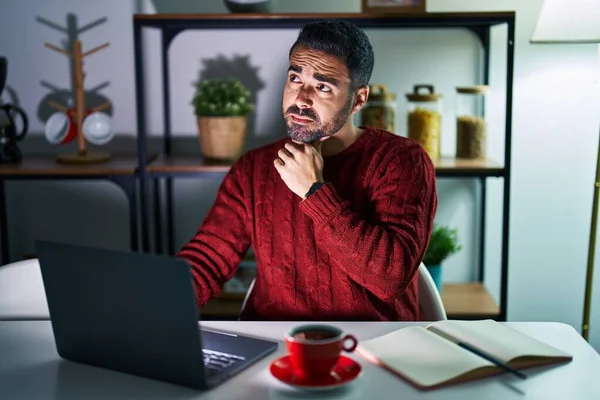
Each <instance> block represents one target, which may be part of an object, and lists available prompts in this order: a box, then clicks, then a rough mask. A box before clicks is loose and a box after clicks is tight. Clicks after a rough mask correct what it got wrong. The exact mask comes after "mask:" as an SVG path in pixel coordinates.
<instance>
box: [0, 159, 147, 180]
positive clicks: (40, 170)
mask: <svg viewBox="0 0 600 400" xmlns="http://www.w3.org/2000/svg"><path fill="white" fill-rule="evenodd" d="M137 165H138V160H137V157H136V156H121V155H112V154H111V158H110V160H109V161H107V162H103V163H95V164H60V163H58V162H57V161H56V155H24V156H23V159H22V160H21V162H19V163H14V164H12V163H11V164H0V176H4V177H7V176H38V175H39V176H61V175H69V176H73V175H77V176H86V175H132V174H134V173H135V172H136V170H137Z"/></svg>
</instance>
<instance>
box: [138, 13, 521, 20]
mask: <svg viewBox="0 0 600 400" xmlns="http://www.w3.org/2000/svg"><path fill="white" fill-rule="evenodd" d="M514 16H515V12H514V11H500V12H466V13H457V12H424V13H405V14H403V13H398V14H391V13H387V14H377V13H214V14H192V13H190V14H175V13H174V14H168V13H165V14H134V15H133V19H134V20H138V21H172V20H192V21H195V20H197V21H202V20H214V19H222V20H255V19H271V20H272V19H294V20H296V19H317V18H318V19H329V18H333V19H338V18H346V19H348V18H350V19H355V20H356V19H358V20H361V19H382V20H384V19H395V20H399V19H409V20H415V19H422V20H425V21H427V20H431V19H448V20H453V19H456V18H461V19H467V20H468V19H480V18H513V17H514Z"/></svg>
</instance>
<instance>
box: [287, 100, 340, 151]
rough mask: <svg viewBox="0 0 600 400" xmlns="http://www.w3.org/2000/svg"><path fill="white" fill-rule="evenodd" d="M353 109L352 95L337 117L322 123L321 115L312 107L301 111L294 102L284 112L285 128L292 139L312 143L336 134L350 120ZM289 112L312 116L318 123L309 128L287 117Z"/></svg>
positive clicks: (307, 116)
mask: <svg viewBox="0 0 600 400" xmlns="http://www.w3.org/2000/svg"><path fill="white" fill-rule="evenodd" d="M351 111H352V95H350V96H348V101H347V102H346V104H344V107H342V109H341V110H340V111H339V112H338V113H337V114H336V115H335V117H334V118H333V119H332V120H331V121H329V122H327V123H325V124H321V123H320V119H319V116H318V115H316V114H315V113H314V111H312V110H311V109H306V110H304V111H301V110H300V108H298V106H297V105H295V104H292V105H291V106H290V107H289V108H288V109H287V110H286V111H285V113H284V115H283V120H284V122H285V129H286V132H287V135H288V137H289V138H290V139H292V140H295V141H298V142H303V143H312V142H314V141H315V140H319V139H321V138H324V137H326V136H333V135H335V134H336V133H337V132H338V131H339V130H340V129H342V127H343V126H344V125H346V122H348V117H350V114H351ZM289 114H296V115H298V116H301V117H306V118H310V119H312V120H313V121H314V123H316V124H317V125H318V127H317V128H316V129H314V130H311V129H309V128H308V127H306V126H303V125H299V124H295V123H294V122H293V121H292V120H291V119H288V118H286V116H287V115H289Z"/></svg>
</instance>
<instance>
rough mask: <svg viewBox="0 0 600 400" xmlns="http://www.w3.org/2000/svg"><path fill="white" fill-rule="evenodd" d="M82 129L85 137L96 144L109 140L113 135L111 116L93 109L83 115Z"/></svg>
mask: <svg viewBox="0 0 600 400" xmlns="http://www.w3.org/2000/svg"><path fill="white" fill-rule="evenodd" d="M82 129H83V136H84V137H85V139H86V140H87V141H88V142H90V143H91V144H94V145H98V146H101V145H104V144H106V143H108V142H110V141H111V140H112V138H113V137H114V135H115V132H114V130H113V126H112V118H111V117H110V115H108V114H106V113H103V112H100V111H95V112H93V113H91V114H90V115H88V116H87V117H85V120H84V121H83V127H82Z"/></svg>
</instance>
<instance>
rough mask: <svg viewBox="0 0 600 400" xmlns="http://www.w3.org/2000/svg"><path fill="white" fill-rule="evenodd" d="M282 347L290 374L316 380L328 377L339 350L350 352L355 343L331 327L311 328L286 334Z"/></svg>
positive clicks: (306, 326) (335, 362)
mask: <svg viewBox="0 0 600 400" xmlns="http://www.w3.org/2000/svg"><path fill="white" fill-rule="evenodd" d="M347 342H350V343H349V345H348V343H347ZM285 343H286V345H287V349H288V352H289V354H290V361H291V363H292V366H293V367H294V372H295V373H296V374H298V375H299V376H304V377H307V378H311V379H318V378H321V377H324V376H328V375H329V374H330V373H331V371H332V370H333V368H334V367H335V365H336V364H337V363H338V360H339V358H340V355H341V353H342V350H344V351H346V352H348V353H351V352H353V351H354V350H355V349H356V346H357V344H358V341H357V340H356V338H355V337H354V336H352V335H349V334H346V335H344V334H343V332H342V330H341V329H339V328H336V327H335V326H330V325H318V324H314V325H302V326H298V327H295V328H294V329H292V330H291V331H290V332H288V333H287V334H286V336H285Z"/></svg>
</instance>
